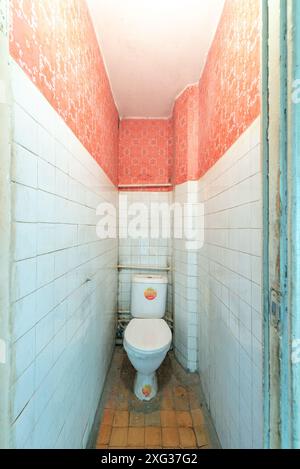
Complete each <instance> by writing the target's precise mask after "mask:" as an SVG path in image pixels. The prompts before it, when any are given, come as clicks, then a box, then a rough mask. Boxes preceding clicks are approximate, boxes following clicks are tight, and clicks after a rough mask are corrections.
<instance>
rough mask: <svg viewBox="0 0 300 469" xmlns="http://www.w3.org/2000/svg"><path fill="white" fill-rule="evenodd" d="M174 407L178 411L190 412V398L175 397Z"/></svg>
mask: <svg viewBox="0 0 300 469" xmlns="http://www.w3.org/2000/svg"><path fill="white" fill-rule="evenodd" d="M174 405H175V409H176V410H185V411H188V410H189V409H190V405H189V399H188V397H187V396H186V397H175V398H174Z"/></svg>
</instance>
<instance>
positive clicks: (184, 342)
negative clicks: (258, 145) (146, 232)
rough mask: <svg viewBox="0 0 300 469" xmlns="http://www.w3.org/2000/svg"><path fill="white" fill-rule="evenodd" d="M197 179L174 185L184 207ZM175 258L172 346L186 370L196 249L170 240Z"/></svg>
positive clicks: (191, 357) (192, 336)
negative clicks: (188, 248) (190, 248)
mask: <svg viewBox="0 0 300 469" xmlns="http://www.w3.org/2000/svg"><path fill="white" fill-rule="evenodd" d="M197 193H198V183H197V182H192V181H190V182H187V183H184V184H181V185H179V186H177V187H176V188H175V191H174V202H175V203H176V204H178V203H179V204H180V205H181V207H182V209H184V206H185V204H187V203H188V202H189V203H190V202H191V196H192V200H193V201H194V202H195V201H196V199H195V197H194V196H195V195H197ZM173 258H174V261H173V262H174V272H173V282H174V328H175V334H174V347H175V353H176V356H177V358H178V360H179V361H180V363H181V364H182V365H183V366H184V367H185V368H186V369H188V370H190V371H192V372H195V371H196V370H197V358H198V357H197V306H198V304H197V300H198V277H197V276H198V269H197V262H198V251H195V250H187V246H186V240H185V239H175V238H174V240H173Z"/></svg>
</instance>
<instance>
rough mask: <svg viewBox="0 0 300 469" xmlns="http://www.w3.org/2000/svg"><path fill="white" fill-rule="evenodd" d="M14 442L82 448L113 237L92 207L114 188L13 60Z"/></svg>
mask: <svg viewBox="0 0 300 469" xmlns="http://www.w3.org/2000/svg"><path fill="white" fill-rule="evenodd" d="M12 81H13V94H14V104H13V113H14V146H13V168H12V193H13V199H14V211H13V214H12V217H13V236H14V246H13V261H14V262H13V265H12V298H13V304H12V333H13V345H12V378H11V379H12V382H11V446H12V447H15V448H32V447H33V448H83V447H85V446H86V444H87V440H88V437H89V433H90V430H91V426H92V423H93V420H94V416H95V412H96V408H97V404H98V401H99V398H100V395H101V391H102V388H103V384H104V380H105V376H106V372H107V369H108V366H109V363H110V358H111V353H112V347H113V344H114V335H115V319H116V314H115V313H116V307H117V304H116V303H117V269H116V265H117V255H118V248H117V240H99V239H98V238H97V235H96V223H97V216H96V207H97V205H98V204H99V203H100V202H104V201H106V202H111V203H113V204H115V205H116V206H117V204H118V193H117V191H116V189H115V188H114V186H113V184H112V183H111V182H110V181H109V180H108V178H107V177H106V176H105V174H104V173H103V171H102V170H101V169H100V168H99V166H98V165H97V164H96V162H95V161H94V160H93V158H92V157H91V156H90V155H89V153H88V152H87V151H86V150H85V149H84V148H83V146H82V145H81V144H80V142H79V141H78V140H77V139H76V137H75V136H74V134H73V133H72V132H71V131H70V129H69V128H68V127H67V126H66V124H65V123H64V122H63V121H62V119H61V118H60V117H59V116H58V115H57V114H56V112H55V111H54V110H53V109H52V107H51V106H50V105H49V103H48V102H47V101H46V99H45V98H44V97H43V96H42V95H41V94H40V93H39V91H38V90H37V89H36V88H35V87H34V85H33V84H32V83H31V81H30V80H29V79H28V78H27V77H26V76H25V74H24V73H23V72H22V71H21V70H20V69H19V67H18V66H17V65H16V64H14V63H13V64H12Z"/></svg>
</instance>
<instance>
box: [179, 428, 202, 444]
mask: <svg viewBox="0 0 300 469" xmlns="http://www.w3.org/2000/svg"><path fill="white" fill-rule="evenodd" d="M178 431H179V439H180V446H181V448H197V442H196V437H195V433H194V432H193V430H192V428H179V430H178Z"/></svg>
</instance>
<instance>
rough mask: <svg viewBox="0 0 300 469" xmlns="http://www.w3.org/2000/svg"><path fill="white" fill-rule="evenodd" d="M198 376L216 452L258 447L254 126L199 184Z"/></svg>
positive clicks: (258, 216)
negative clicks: (215, 434)
mask: <svg viewBox="0 0 300 469" xmlns="http://www.w3.org/2000/svg"><path fill="white" fill-rule="evenodd" d="M199 200H200V201H202V202H203V203H204V208H205V244H204V247H203V248H202V249H201V251H200V254H199V261H198V265H199V284H198V289H199V301H198V348H199V370H200V374H201V377H202V384H203V386H204V392H205V396H206V400H207V402H208V404H209V408H210V411H211V414H212V417H213V420H214V423H215V425H216V429H217V432H218V435H219V438H220V441H221V443H222V446H223V447H224V448H261V447H262V425H263V416H262V406H263V404H262V400H263V393H262V377H263V370H262V362H263V357H262V355H263V338H262V325H263V318H262V308H261V297H262V292H261V269H262V257H261V256H262V178H261V152H260V119H257V120H256V121H255V122H254V123H253V124H252V125H251V126H250V128H249V129H248V130H247V131H246V132H245V133H244V134H243V135H242V136H241V137H240V139H239V140H238V141H237V142H236V143H235V144H234V145H233V146H232V147H231V148H230V150H228V152H227V153H226V154H225V155H224V156H223V158H221V159H220V160H219V161H218V162H217V164H216V165H215V166H214V167H213V168H211V169H210V171H209V172H208V173H207V174H206V175H205V176H204V177H203V178H202V179H201V180H200V181H199Z"/></svg>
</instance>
